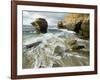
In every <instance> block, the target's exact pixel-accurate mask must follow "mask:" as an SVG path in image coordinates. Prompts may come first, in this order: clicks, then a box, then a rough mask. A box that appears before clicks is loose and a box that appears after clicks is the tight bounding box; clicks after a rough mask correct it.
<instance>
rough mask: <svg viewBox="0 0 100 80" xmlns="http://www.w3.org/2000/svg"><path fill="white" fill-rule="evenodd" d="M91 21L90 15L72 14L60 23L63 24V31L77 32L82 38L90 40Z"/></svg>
mask: <svg viewBox="0 0 100 80" xmlns="http://www.w3.org/2000/svg"><path fill="white" fill-rule="evenodd" d="M89 21H90V18H89V14H79V13H70V14H67V15H66V16H65V17H64V19H63V20H62V22H60V23H62V25H63V26H62V28H63V29H68V30H72V31H75V32H76V33H77V34H78V35H79V36H80V37H81V38H83V39H89V27H90V25H89ZM58 24H59V22H58ZM58 28H59V25H58ZM60 28H61V26H60Z"/></svg>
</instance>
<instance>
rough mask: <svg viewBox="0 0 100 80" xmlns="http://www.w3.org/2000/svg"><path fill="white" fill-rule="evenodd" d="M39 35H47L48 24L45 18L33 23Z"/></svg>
mask: <svg viewBox="0 0 100 80" xmlns="http://www.w3.org/2000/svg"><path fill="white" fill-rule="evenodd" d="M31 24H32V25H33V26H34V27H35V29H36V31H37V33H47V28H48V23H47V21H46V19H44V18H37V19H36V20H35V21H34V22H32V23H31Z"/></svg>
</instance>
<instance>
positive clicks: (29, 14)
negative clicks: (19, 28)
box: [23, 11, 67, 25]
mask: <svg viewBox="0 0 100 80" xmlns="http://www.w3.org/2000/svg"><path fill="white" fill-rule="evenodd" d="M65 15H67V13H63V12H43V11H42V12H38V11H23V25H31V24H30V23H31V22H33V21H34V20H35V19H36V18H45V19H46V20H47V22H48V25H57V22H58V21H60V20H62V19H64V16H65Z"/></svg>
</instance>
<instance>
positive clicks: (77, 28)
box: [74, 21, 82, 33]
mask: <svg viewBox="0 0 100 80" xmlns="http://www.w3.org/2000/svg"><path fill="white" fill-rule="evenodd" d="M81 24H82V21H80V22H78V23H77V24H75V28H74V31H75V32H76V33H79V31H80V30H81Z"/></svg>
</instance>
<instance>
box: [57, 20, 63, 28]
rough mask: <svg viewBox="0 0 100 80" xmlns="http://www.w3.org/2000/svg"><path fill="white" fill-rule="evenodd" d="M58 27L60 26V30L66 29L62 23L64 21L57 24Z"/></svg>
mask: <svg viewBox="0 0 100 80" xmlns="http://www.w3.org/2000/svg"><path fill="white" fill-rule="evenodd" d="M57 26H58V28H59V29H60V28H64V26H63V22H62V21H59V22H58V24H57Z"/></svg>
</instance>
